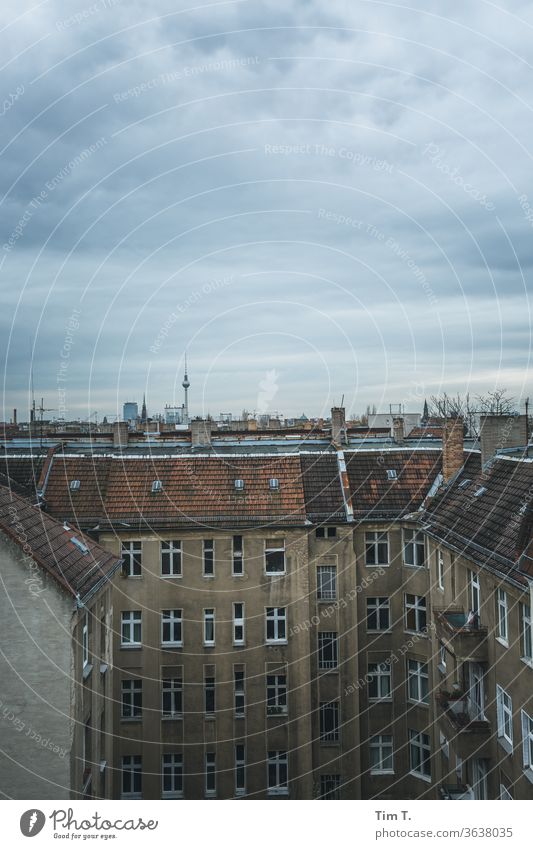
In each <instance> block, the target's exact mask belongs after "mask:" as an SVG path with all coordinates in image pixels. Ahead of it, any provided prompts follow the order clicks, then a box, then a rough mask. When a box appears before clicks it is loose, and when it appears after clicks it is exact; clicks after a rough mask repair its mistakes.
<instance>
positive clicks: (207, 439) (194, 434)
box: [191, 419, 212, 448]
mask: <svg viewBox="0 0 533 849" xmlns="http://www.w3.org/2000/svg"><path fill="white" fill-rule="evenodd" d="M211 425H212V423H211V422H210V421H205V420H204V419H193V421H192V422H191V444H192V447H193V448H195V447H197V446H200V445H211Z"/></svg>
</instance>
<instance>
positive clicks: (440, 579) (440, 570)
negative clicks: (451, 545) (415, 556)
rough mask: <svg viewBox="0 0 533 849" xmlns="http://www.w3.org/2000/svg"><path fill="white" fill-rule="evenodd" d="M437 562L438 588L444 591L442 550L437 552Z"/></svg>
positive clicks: (438, 549)
mask: <svg viewBox="0 0 533 849" xmlns="http://www.w3.org/2000/svg"><path fill="white" fill-rule="evenodd" d="M435 560H436V564H437V586H438V588H439V590H442V591H444V554H443V553H442V551H441V549H440V548H437V550H436V552H435Z"/></svg>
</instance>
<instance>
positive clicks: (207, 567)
mask: <svg viewBox="0 0 533 849" xmlns="http://www.w3.org/2000/svg"><path fill="white" fill-rule="evenodd" d="M203 563H204V575H207V576H208V577H210V576H212V575H214V574H215V543H214V541H213V540H212V539H204V543H203Z"/></svg>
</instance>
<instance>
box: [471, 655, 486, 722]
mask: <svg viewBox="0 0 533 849" xmlns="http://www.w3.org/2000/svg"><path fill="white" fill-rule="evenodd" d="M468 713H469V716H470V719H474V720H483V719H485V672H484V669H483V667H482V666H481V665H480V664H479V663H469V664H468Z"/></svg>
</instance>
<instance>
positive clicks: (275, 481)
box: [268, 478, 279, 490]
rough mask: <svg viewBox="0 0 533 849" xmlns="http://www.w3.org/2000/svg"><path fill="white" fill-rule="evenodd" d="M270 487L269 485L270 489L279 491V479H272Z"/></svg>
mask: <svg viewBox="0 0 533 849" xmlns="http://www.w3.org/2000/svg"><path fill="white" fill-rule="evenodd" d="M268 485H269V487H270V489H274V490H278V489H279V480H278V478H270V480H269V482H268Z"/></svg>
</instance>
